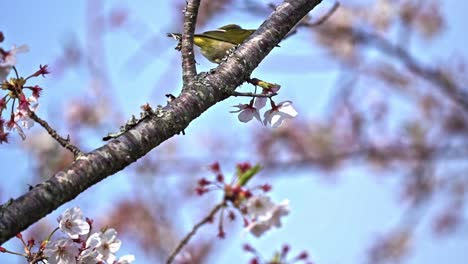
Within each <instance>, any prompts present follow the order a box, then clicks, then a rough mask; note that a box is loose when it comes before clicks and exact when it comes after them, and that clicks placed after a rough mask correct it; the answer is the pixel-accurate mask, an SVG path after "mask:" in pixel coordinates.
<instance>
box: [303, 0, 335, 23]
mask: <svg viewBox="0 0 468 264" xmlns="http://www.w3.org/2000/svg"><path fill="white" fill-rule="evenodd" d="M338 7H340V2H335V3H334V4H333V6H332V8H331V9H330V10H328V12H327V13H325V14H324V15H323V16H322V17H320V18H319V19H318V20H317V21H315V22H312V23H309V22H303V23H300V24H299V25H302V24H303V25H304V26H308V27H316V26H320V25H322V24H323V23H325V21H327V20H328V19H329V18H330V17H331V16H332V15H333V13H335V12H336V10H338Z"/></svg>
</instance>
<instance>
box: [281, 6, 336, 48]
mask: <svg viewBox="0 0 468 264" xmlns="http://www.w3.org/2000/svg"><path fill="white" fill-rule="evenodd" d="M338 7H340V2H338V1H337V2H335V3H334V4H333V6H332V7H331V9H330V10H328V12H327V13H325V14H324V15H323V16H322V17H320V18H319V19H318V20H317V21H314V22H308V20H309V18H310V16H306V17H305V18H303V19H302V20H301V21H300V22H299V23H298V24H297V25H296V26H295V27H294V28H293V29H292V30H291V32H289V33H288V34H287V35H286V36H285V37H284V39H286V38H289V37H290V36H292V35H294V34H296V33H297V28H298V27H316V26H320V25H322V24H323V23H325V21H327V20H328V19H329V18H330V17H331V16H332V15H333V14H334V13H335V11H336V10H338Z"/></svg>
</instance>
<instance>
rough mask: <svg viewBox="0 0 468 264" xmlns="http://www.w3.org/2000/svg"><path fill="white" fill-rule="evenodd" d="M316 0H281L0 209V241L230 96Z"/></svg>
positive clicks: (124, 164) (3, 240) (156, 144)
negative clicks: (127, 124)
mask: <svg viewBox="0 0 468 264" xmlns="http://www.w3.org/2000/svg"><path fill="white" fill-rule="evenodd" d="M320 3H321V0H286V1H284V2H283V3H282V4H281V5H280V6H278V8H277V9H276V11H275V12H273V13H272V14H271V15H270V17H269V18H268V19H267V20H266V21H265V22H264V23H263V24H262V25H261V26H260V28H259V29H258V30H257V31H256V32H255V33H254V34H252V36H251V37H250V38H249V39H248V41H246V42H245V43H244V44H242V45H241V46H240V47H239V48H238V49H237V50H236V51H235V52H234V53H233V54H232V55H231V56H230V57H229V58H228V59H227V61H226V62H224V63H221V64H220V65H219V66H218V67H217V68H216V69H215V70H214V71H213V72H210V73H200V74H198V75H196V76H195V78H194V81H193V82H191V83H190V84H186V85H188V86H189V87H188V89H185V90H184V91H182V93H181V94H180V95H179V96H178V97H177V98H175V99H174V100H173V101H171V102H170V103H169V104H168V105H167V106H165V107H160V108H157V109H156V111H155V113H154V115H151V116H150V117H146V118H145V120H143V121H142V122H140V123H139V124H138V125H137V126H136V127H135V128H133V129H131V130H129V131H128V132H127V133H125V134H124V135H122V136H120V137H119V138H117V139H115V140H112V141H110V142H109V143H107V144H106V145H104V146H102V147H100V148H98V149H96V150H94V151H92V152H90V153H88V154H85V155H83V156H80V157H79V158H78V159H77V160H76V161H75V162H73V163H72V164H71V165H70V166H69V167H68V168H67V169H65V170H63V171H61V172H58V173H56V174H55V175H53V176H52V177H51V178H50V179H49V180H47V181H45V182H43V183H41V184H38V185H36V186H35V187H33V188H32V189H31V190H30V191H29V192H27V193H26V194H24V195H22V196H20V197H19V198H17V199H14V200H11V201H10V202H8V203H6V204H4V205H3V206H1V207H0V244H1V243H4V242H5V241H7V240H8V239H10V238H11V237H13V236H14V235H15V234H17V233H19V232H20V231H22V230H24V229H25V228H27V227H28V226H30V225H31V224H33V223H34V222H36V221H37V220H39V219H40V218H42V217H44V216H46V215H47V214H48V213H50V212H52V211H53V210H55V209H56V208H57V207H59V206H60V205H62V204H64V203H66V202H68V201H70V200H72V199H74V198H75V197H76V196H77V195H78V194H80V193H81V192H83V191H84V190H86V189H87V188H89V187H91V186H92V185H94V184H96V183H98V182H99V181H101V180H103V179H105V178H106V177H108V176H110V175H113V174H115V173H116V172H118V171H120V170H122V169H124V168H125V167H127V166H128V165H130V164H131V163H133V162H135V161H136V160H138V159H139V158H141V157H143V156H144V155H146V154H147V153H148V152H149V151H150V150H152V149H153V148H155V147H156V146H158V145H159V144H161V143H162V142H164V141H165V140H167V139H169V138H171V137H172V136H174V135H176V134H177V133H179V132H181V131H182V130H184V129H185V128H186V127H187V126H188V125H189V123H190V122H191V121H193V120H194V119H195V118H197V117H198V116H200V115H201V114H202V113H203V112H204V111H206V110H207V109H208V108H210V107H211V106H213V105H214V104H216V103H218V102H220V101H222V100H224V99H226V98H228V97H229V96H231V94H232V92H233V91H234V90H235V89H236V88H237V87H238V86H239V85H240V84H242V83H243V82H244V81H245V80H246V79H247V78H248V77H249V76H250V75H251V74H252V71H253V70H254V69H255V68H256V67H257V66H258V65H259V64H260V62H261V61H262V60H263V59H264V58H265V56H267V55H268V53H269V52H270V51H271V50H272V49H273V48H274V47H275V46H276V45H277V44H278V43H279V42H280V41H281V39H282V38H283V37H284V36H285V35H286V34H287V33H288V32H289V31H290V30H291V28H292V27H293V26H294V25H295V24H296V23H297V22H298V21H299V20H300V19H301V18H302V17H304V16H305V15H306V14H307V13H308V12H309V11H310V10H312V8H314V7H315V6H317V5H318V4H320Z"/></svg>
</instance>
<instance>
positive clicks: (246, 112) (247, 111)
mask: <svg viewBox="0 0 468 264" xmlns="http://www.w3.org/2000/svg"><path fill="white" fill-rule="evenodd" d="M234 107H237V108H239V109H238V110H235V111H230V113H239V115H238V118H239V121H241V122H243V123H247V122H249V121H250V120H252V118H254V117H255V118H256V119H257V120H258V121H260V122H261V118H260V112H259V111H258V109H257V108H255V107H254V106H253V105H252V104H238V105H235V106H234Z"/></svg>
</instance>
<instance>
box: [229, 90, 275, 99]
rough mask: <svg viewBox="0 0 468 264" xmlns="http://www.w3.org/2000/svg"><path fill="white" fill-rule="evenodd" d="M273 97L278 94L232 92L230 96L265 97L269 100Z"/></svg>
mask: <svg viewBox="0 0 468 264" xmlns="http://www.w3.org/2000/svg"><path fill="white" fill-rule="evenodd" d="M275 95H278V93H269V94H257V93H242V92H235V91H234V92H232V96H236V97H237V96H245V97H267V98H271V97H273V96H275Z"/></svg>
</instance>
